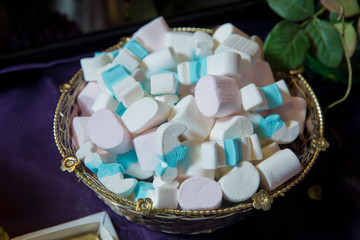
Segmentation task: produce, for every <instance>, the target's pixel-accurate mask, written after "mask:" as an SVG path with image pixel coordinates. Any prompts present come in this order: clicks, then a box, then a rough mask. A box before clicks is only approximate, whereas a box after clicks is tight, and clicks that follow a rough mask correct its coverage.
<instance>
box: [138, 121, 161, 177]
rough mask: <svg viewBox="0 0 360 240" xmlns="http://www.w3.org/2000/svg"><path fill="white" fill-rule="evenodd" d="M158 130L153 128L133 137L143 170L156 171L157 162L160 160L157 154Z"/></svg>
mask: <svg viewBox="0 0 360 240" xmlns="http://www.w3.org/2000/svg"><path fill="white" fill-rule="evenodd" d="M156 130H157V128H152V129H150V130H148V131H146V132H143V133H141V134H139V135H138V136H136V137H135V138H134V139H133V145H134V148H135V151H136V156H137V158H138V161H139V164H140V168H141V170H143V171H155V167H156V164H157V163H158V162H160V159H159V158H158V157H157V154H156Z"/></svg>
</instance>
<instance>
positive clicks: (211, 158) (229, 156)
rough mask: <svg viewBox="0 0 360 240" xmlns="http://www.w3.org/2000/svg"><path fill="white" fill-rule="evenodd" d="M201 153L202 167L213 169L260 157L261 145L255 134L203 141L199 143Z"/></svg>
mask: <svg viewBox="0 0 360 240" xmlns="http://www.w3.org/2000/svg"><path fill="white" fill-rule="evenodd" d="M201 154H202V167H203V168H204V169H213V170H215V169H217V168H219V167H224V166H237V165H238V164H239V163H240V162H241V161H244V160H245V161H250V160H259V159H262V152H261V146H260V142H259V140H258V138H257V136H256V134H253V135H251V136H245V137H241V138H240V137H238V138H232V139H225V140H223V141H217V142H204V143H203V144H202V145H201Z"/></svg>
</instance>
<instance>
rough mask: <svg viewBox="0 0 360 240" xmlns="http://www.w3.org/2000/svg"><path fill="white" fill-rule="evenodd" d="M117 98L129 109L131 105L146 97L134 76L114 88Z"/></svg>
mask: <svg viewBox="0 0 360 240" xmlns="http://www.w3.org/2000/svg"><path fill="white" fill-rule="evenodd" d="M112 89H113V92H114V95H115V98H116V99H117V100H118V101H119V102H122V103H123V105H124V106H125V107H126V108H128V107H130V105H131V104H133V103H134V102H136V101H137V100H139V99H141V98H143V97H144V94H145V93H144V90H143V88H142V86H141V84H140V83H139V82H137V81H136V80H135V79H134V78H133V77H132V76H128V77H127V78H125V79H123V80H121V81H120V82H118V83H116V84H114V85H113V86H112Z"/></svg>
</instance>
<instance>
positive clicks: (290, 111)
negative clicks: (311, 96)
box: [270, 97, 307, 133]
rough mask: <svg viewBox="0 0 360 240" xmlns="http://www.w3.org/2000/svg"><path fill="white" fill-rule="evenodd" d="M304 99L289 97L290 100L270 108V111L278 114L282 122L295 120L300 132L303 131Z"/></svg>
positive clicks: (304, 117)
mask: <svg viewBox="0 0 360 240" xmlns="http://www.w3.org/2000/svg"><path fill="white" fill-rule="evenodd" d="M306 106H307V103H306V100H305V99H304V98H302V97H291V101H290V102H288V103H285V104H283V105H282V106H280V107H278V108H275V109H272V110H270V112H271V113H277V114H279V115H280V119H281V120H283V121H284V122H287V121H290V120H295V121H297V122H298V123H299V125H300V133H302V132H303V131H304V125H305V119H306Z"/></svg>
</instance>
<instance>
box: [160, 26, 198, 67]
mask: <svg viewBox="0 0 360 240" xmlns="http://www.w3.org/2000/svg"><path fill="white" fill-rule="evenodd" d="M165 47H172V48H173V49H174V51H175V52H176V54H177V55H178V57H179V59H180V61H181V62H183V61H191V60H193V59H194V52H195V49H196V45H195V39H194V33H190V32H167V33H165Z"/></svg>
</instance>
